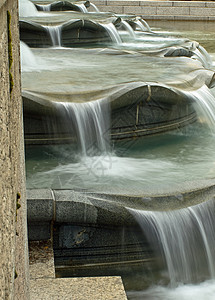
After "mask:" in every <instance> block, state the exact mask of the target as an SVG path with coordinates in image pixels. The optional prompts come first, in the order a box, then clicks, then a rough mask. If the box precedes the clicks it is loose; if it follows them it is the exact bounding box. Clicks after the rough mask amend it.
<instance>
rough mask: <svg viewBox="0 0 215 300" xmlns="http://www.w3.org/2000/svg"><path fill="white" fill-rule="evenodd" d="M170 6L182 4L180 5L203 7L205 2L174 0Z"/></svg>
mask: <svg viewBox="0 0 215 300" xmlns="http://www.w3.org/2000/svg"><path fill="white" fill-rule="evenodd" d="M172 6H174V7H175V6H182V7H205V6H206V2H202V1H174V2H172Z"/></svg>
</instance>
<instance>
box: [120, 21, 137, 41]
mask: <svg viewBox="0 0 215 300" xmlns="http://www.w3.org/2000/svg"><path fill="white" fill-rule="evenodd" d="M121 23H122V25H123V26H124V27H125V30H126V31H127V32H128V33H129V35H130V36H131V37H132V38H135V32H134V30H133V28H132V27H131V26H130V25H129V24H128V22H126V21H124V20H122V21H121Z"/></svg>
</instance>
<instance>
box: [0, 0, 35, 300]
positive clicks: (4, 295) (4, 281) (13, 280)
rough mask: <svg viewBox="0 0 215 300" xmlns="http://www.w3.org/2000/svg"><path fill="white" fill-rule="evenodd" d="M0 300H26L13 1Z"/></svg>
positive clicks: (7, 16)
mask: <svg viewBox="0 0 215 300" xmlns="http://www.w3.org/2000/svg"><path fill="white" fill-rule="evenodd" d="M0 20H1V26H0V299H2V300H3V299H4V300H7V299H22V300H25V299H29V296H28V246H27V223H26V200H25V174H24V142H23V120H22V98H21V83H20V55H19V30H18V1H17V0H0Z"/></svg>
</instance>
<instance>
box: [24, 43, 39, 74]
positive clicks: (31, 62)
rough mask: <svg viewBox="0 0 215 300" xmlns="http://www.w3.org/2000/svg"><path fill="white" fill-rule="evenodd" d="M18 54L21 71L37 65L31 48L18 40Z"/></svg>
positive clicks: (33, 68)
mask: <svg viewBox="0 0 215 300" xmlns="http://www.w3.org/2000/svg"><path fill="white" fill-rule="evenodd" d="M20 56H21V68H22V71H30V70H31V69H32V70H35V67H36V66H37V61H36V58H35V56H34V54H33V52H32V51H31V49H30V48H29V47H28V46H27V45H26V44H25V43H24V42H22V41H20Z"/></svg>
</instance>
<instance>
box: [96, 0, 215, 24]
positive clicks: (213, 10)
mask: <svg viewBox="0 0 215 300" xmlns="http://www.w3.org/2000/svg"><path fill="white" fill-rule="evenodd" d="M93 3H94V4H95V5H96V6H97V7H98V8H99V9H100V11H102V12H108V11H110V12H114V13H116V14H135V15H137V16H141V17H143V18H144V19H166V20H205V21H214V20H215V2H214V1H143V0H142V1H137V0H119V1H115V0H95V1H93Z"/></svg>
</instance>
